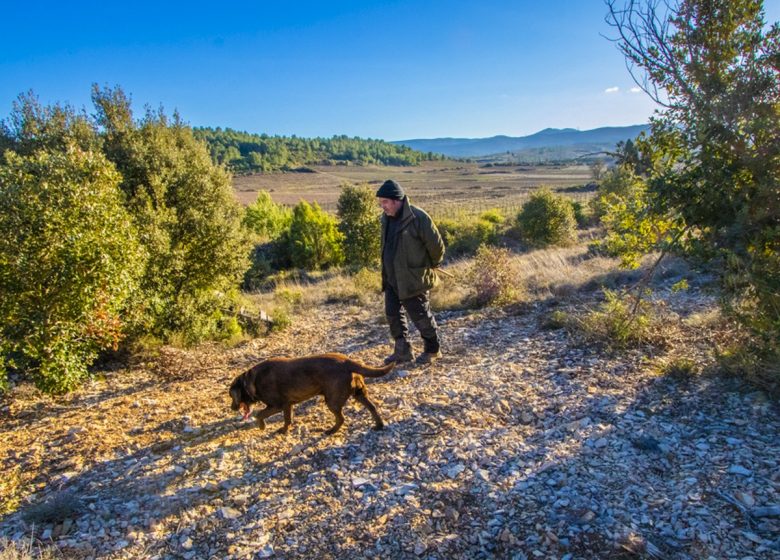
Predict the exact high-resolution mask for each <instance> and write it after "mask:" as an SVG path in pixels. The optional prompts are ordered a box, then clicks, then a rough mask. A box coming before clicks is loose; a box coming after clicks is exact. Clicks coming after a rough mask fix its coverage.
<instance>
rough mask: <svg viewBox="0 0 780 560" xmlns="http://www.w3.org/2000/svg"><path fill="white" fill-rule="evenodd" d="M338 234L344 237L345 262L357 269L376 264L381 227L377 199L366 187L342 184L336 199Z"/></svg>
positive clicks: (377, 262) (377, 261) (371, 190)
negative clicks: (339, 232)
mask: <svg viewBox="0 0 780 560" xmlns="http://www.w3.org/2000/svg"><path fill="white" fill-rule="evenodd" d="M337 213H338V217H339V220H340V222H339V231H341V233H342V235H343V236H344V240H343V246H344V260H345V262H346V263H347V264H348V265H352V266H356V267H373V266H376V265H377V264H379V245H380V241H381V240H380V237H381V235H382V233H381V230H382V228H381V224H380V221H379V212H378V211H377V204H376V196H375V194H374V192H373V189H371V188H369V187H368V186H367V185H362V186H354V185H342V187H341V194H340V195H339V200H338V211H337Z"/></svg>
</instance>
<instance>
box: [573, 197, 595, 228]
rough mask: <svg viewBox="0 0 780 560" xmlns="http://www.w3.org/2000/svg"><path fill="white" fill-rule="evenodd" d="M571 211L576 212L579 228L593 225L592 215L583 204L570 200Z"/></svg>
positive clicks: (575, 219)
mask: <svg viewBox="0 0 780 560" xmlns="http://www.w3.org/2000/svg"><path fill="white" fill-rule="evenodd" d="M569 203H570V204H571V211H572V212H574V221H575V222H577V227H586V226H588V225H589V224H590V223H591V214H590V212H588V211H587V210H586V209H585V207H584V206H583V205H582V203H581V202H578V201H576V200H570V201H569Z"/></svg>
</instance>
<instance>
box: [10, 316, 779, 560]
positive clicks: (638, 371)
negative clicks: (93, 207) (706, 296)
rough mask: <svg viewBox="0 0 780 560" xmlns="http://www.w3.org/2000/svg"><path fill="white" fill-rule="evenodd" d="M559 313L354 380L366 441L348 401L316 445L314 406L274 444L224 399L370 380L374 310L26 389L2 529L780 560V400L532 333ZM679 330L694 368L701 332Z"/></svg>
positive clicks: (487, 551)
mask: <svg viewBox="0 0 780 560" xmlns="http://www.w3.org/2000/svg"><path fill="white" fill-rule="evenodd" d="M693 310H694V309H687V310H686V311H685V312H686V313H687V312H690V311H693ZM549 311H550V309H549V308H548V307H545V306H544V305H542V304H539V305H536V306H528V307H525V308H518V309H515V310H513V311H512V310H509V311H507V310H503V311H497V310H492V311H482V312H451V313H446V314H441V315H440V316H439V319H440V323H441V327H442V332H443V334H444V337H445V352H446V353H445V357H444V358H443V359H441V360H440V361H438V362H436V363H435V364H434V365H432V366H427V367H410V366H409V365H408V364H407V366H406V367H404V366H401V367H399V368H397V369H396V370H395V371H393V372H392V373H391V374H389V375H388V376H386V377H384V378H381V379H369V380H367V382H368V383H369V384H370V386H369V389H370V394H371V396H372V398H373V399H374V400H375V402H376V403H377V405H378V409H379V412H380V414H381V415H382V416H383V418H384V419H385V422H386V424H387V427H386V428H385V430H383V431H380V432H376V431H373V430H371V429H370V428H371V426H372V422H371V419H370V416H369V415H368V413H367V412H366V411H365V410H364V409H363V408H362V407H360V406H359V405H357V403H355V404H354V405H352V404H350V405H348V406H347V408H346V409H345V415H346V417H347V423H346V425H345V427H344V428H342V430H341V432H339V433H338V434H336V435H335V436H331V437H328V436H325V435H323V433H322V432H323V430H324V429H325V428H327V427H329V426H330V425H331V423H332V416H331V415H330V413H329V412H328V411H327V409H326V408H325V406H324V405H323V403H322V402H321V399H317V400H312V401H309V402H308V403H304V404H302V405H299V406H298V407H296V418H295V421H294V424H293V426H292V428H291V430H290V433H289V434H288V435H277V434H275V433H274V431H275V430H276V428H278V427H279V426H281V417H280V416H275V417H273V418H271V419H270V421H269V422H268V429H267V430H266V431H260V430H258V429H257V428H256V427H255V426H254V424H253V423H245V422H241V421H240V418H239V417H238V416H237V415H235V414H234V413H232V412H231V411H230V410H229V406H228V405H229V398H228V394H227V387H228V385H229V383H230V381H231V380H232V378H233V377H235V376H236V375H238V374H239V373H240V372H241V371H243V370H244V369H246V368H247V367H248V366H250V365H252V364H254V363H256V362H257V361H259V360H261V359H262V358H264V357H267V356H271V355H280V354H285V355H296V356H298V355H305V354H308V353H319V352H323V351H338V352H344V353H347V354H350V355H352V356H354V357H357V358H359V359H361V360H363V361H365V362H367V363H369V364H373V365H378V364H379V363H381V359H382V357H383V356H384V355H385V354H386V353H387V352H388V351H389V350H390V347H389V344H388V343H387V341H386V327H385V325H383V324H382V323H381V322H380V321H378V320H376V318H375V317H376V316H377V315H378V314H379V313H380V311H379V308H377V307H373V306H369V307H360V308H358V307H351V306H348V305H344V304H334V305H328V306H324V307H321V308H319V309H316V310H315V311H313V312H312V313H311V315H310V316H309V317H308V318H306V319H301V320H298V321H296V323H295V324H294V325H293V327H291V328H290V329H288V330H287V331H285V332H282V333H275V334H273V335H271V336H269V337H268V338H263V339H257V340H254V341H251V342H249V343H246V344H243V345H242V346H240V347H237V348H233V349H230V350H225V349H219V348H216V347H207V348H201V349H199V350H197V351H188V352H185V351H177V350H172V349H166V350H165V351H164V352H163V353H162V355H161V357H160V358H159V359H158V360H157V361H155V362H150V363H148V364H137V365H136V366H134V367H131V368H126V369H125V368H117V369H116V370H115V371H112V372H107V373H106V374H105V378H104V379H103V380H101V381H95V382H93V383H91V384H90V385H88V386H86V387H84V388H83V389H82V390H80V391H78V392H76V393H74V394H72V395H70V396H68V397H67V398H65V399H59V400H52V399H47V398H44V397H41V396H40V395H38V394H37V393H35V392H34V391H32V390H30V389H29V388H24V387H20V388H17V390H16V391H15V392H14V395H13V396H12V399H9V400H6V401H5V402H3V403H2V404H1V405H0V406H2V408H0V414H2V429H1V430H0V433H2V443H1V444H0V466H1V467H2V470H3V472H4V473H7V474H6V475H5V478H6V480H11V481H13V480H16V481H18V485H17V486H18V488H17V487H15V486H14V485H10V488H12V489H13V488H16V491H18V492H19V498H20V499H21V505H20V507H19V509H18V511H16V512H15V513H12V514H8V515H6V516H4V517H2V518H0V535H1V536H3V537H6V538H9V539H12V540H13V541H16V542H20V541H22V540H29V539H30V537H31V535H32V536H34V537H35V538H37V539H40V540H41V541H42V542H43V543H46V544H51V545H53V546H56V547H57V548H58V549H59V550H60V551H61V552H62V554H63V555H64V556H66V557H75V558H161V559H162V558H187V559H190V558H193V559H194V558H198V559H200V558H266V557H274V558H339V559H341V558H376V559H380V558H381V559H387V558H418V557H419V558H428V559H435V558H438V559H442V560H444V559H451V558H464V559H466V558H468V559H477V558H520V559H522V558H559V559H566V558H571V559H579V558H669V559H678V558H679V559H682V558H697V559H698V558H713V559H721V558H739V559H744V560H747V559H750V558H753V559H760V558H780V506H778V504H780V469H778V461H779V460H780V429H779V428H780V415H778V405H777V403H776V402H774V401H772V400H770V399H769V398H767V396H766V395H764V394H763V393H762V392H760V391H757V390H755V389H749V388H748V389H746V388H744V387H742V386H741V385H740V383H739V382H738V381H736V380H733V379H724V378H721V377H717V376H714V375H708V374H700V375H694V376H689V375H678V376H675V375H662V374H661V373H659V367H658V366H657V364H658V360H660V359H662V358H663V356H664V354H666V353H667V352H669V350H668V349H667V350H664V349H659V348H658V347H655V348H643V349H636V350H632V351H628V352H623V353H620V354H613V353H609V352H607V351H605V350H602V349H599V348H597V347H595V346H592V345H584V344H582V343H580V342H578V341H577V340H576V339H573V338H571V337H570V336H568V335H567V333H566V332H565V331H563V330H545V329H543V328H541V327H540V325H541V324H543V323H544V321H543V319H544V317H545V316H546V315H547V314H548V313H549ZM681 324H682V323H681ZM675 336H677V340H676V341H675V342H674V344H673V345H672V346H671V347H673V348H674V352H675V353H676V355H681V356H685V357H688V358H690V359H692V360H694V361H695V362H697V363H698V364H700V365H705V366H706V364H707V363H708V360H709V358H708V357H707V356H708V350H707V348H708V341H707V338H708V333H706V332H701V331H698V330H697V329H695V328H693V327H684V326H680V327H679V329H678V331H676V335H675ZM418 346H419V345H418ZM667 348H668V347H667ZM705 369H706V368H705ZM9 491H10V490H9Z"/></svg>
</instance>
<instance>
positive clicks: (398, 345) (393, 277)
mask: <svg viewBox="0 0 780 560" xmlns="http://www.w3.org/2000/svg"><path fill="white" fill-rule="evenodd" d="M376 196H377V198H378V199H379V205H380V206H381V207H382V210H383V211H384V214H383V215H382V290H383V291H384V292H385V315H386V316H387V322H388V324H389V325H390V334H391V335H392V336H393V338H394V339H395V348H394V350H393V353H392V354H391V355H390V356H388V357H387V358H386V359H385V363H390V362H397V363H401V362H409V361H412V360H414V352H413V351H412V345H411V344H410V343H409V330H408V328H407V320H406V314H408V315H409V317H410V318H411V320H412V321H413V322H414V324H415V326H416V327H417V329H418V330H419V331H420V335H421V336H422V339H423V345H424V346H423V353H422V354H420V355H419V356H418V357H417V360H416V361H417V363H418V364H430V363H432V362H433V361H434V360H436V359H438V358H440V357H441V348H440V341H439V334H438V332H437V327H436V319H435V318H434V316H433V313H432V312H431V306H430V301H429V299H428V293H429V291H430V290H431V288H433V287H434V286H435V285H436V284H437V283H438V277H437V276H436V271H435V270H434V269H435V268H436V267H437V266H439V265H440V264H441V261H442V258H444V242H443V241H442V239H441V235H439V230H437V229H436V225H435V224H434V223H433V220H431V217H430V216H429V215H428V214H426V213H425V212H424V211H423V210H421V209H419V208H417V207H415V206H412V205H411V204H409V199H408V198H407V197H406V195H405V193H404V190H403V189H402V188H401V185H399V184H398V183H396V182H395V181H393V180H392V179H389V180H387V181H385V182H384V183H383V184H382V186H381V187H379V190H378V191H377V192H376Z"/></svg>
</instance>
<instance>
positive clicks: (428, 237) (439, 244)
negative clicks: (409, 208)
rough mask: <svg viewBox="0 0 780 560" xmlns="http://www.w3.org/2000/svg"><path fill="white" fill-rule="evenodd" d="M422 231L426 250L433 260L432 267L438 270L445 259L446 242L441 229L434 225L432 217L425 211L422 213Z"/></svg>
mask: <svg viewBox="0 0 780 560" xmlns="http://www.w3.org/2000/svg"><path fill="white" fill-rule="evenodd" d="M420 226H421V227H420V231H421V234H422V235H421V237H422V241H423V244H424V245H425V250H426V251H427V252H428V256H429V257H430V259H431V265H432V266H433V268H436V267H437V266H439V265H440V264H441V261H442V260H443V259H444V241H443V240H442V238H441V234H440V233H439V229H438V228H437V227H436V224H434V223H433V220H432V219H431V217H430V216H429V215H428V214H426V213H425V212H424V211H421V212H420Z"/></svg>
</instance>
